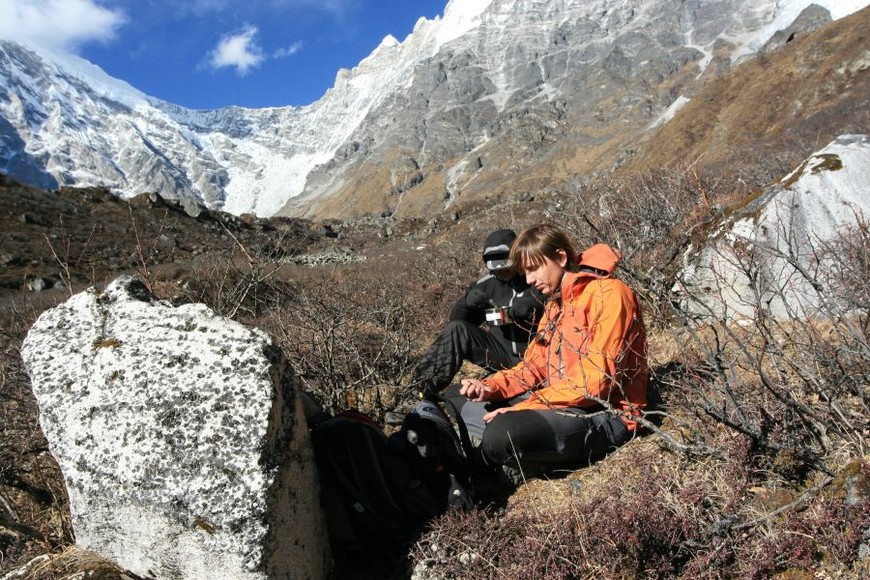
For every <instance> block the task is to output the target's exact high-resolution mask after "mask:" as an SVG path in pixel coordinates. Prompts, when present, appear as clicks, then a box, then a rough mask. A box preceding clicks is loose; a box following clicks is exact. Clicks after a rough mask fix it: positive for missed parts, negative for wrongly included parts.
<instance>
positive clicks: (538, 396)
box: [513, 283, 635, 410]
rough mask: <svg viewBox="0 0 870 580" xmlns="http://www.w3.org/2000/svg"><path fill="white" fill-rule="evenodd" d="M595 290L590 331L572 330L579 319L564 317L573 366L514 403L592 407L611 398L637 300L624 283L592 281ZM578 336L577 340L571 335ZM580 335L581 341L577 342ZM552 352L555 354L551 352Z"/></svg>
mask: <svg viewBox="0 0 870 580" xmlns="http://www.w3.org/2000/svg"><path fill="white" fill-rule="evenodd" d="M592 284H593V287H592V288H591V289H590V290H591V291H593V292H594V294H593V296H592V298H591V300H590V301H589V303H588V311H587V312H586V317H587V320H588V326H587V328H588V332H583V333H581V334H580V335H579V336H578V335H576V334H573V335H572V334H571V333H572V330H573V328H572V327H575V326H576V325H575V322H576V321H575V320H571V319H568V320H563V321H562V324H561V325H560V326H561V329H562V330H563V331H564V332H565V333H566V334H568V335H569V336H568V337H566V340H565V341H564V342H563V343H562V345H561V348H562V349H570V351H571V352H570V353H568V352H563V353H562V357H563V358H564V360H567V361H569V366H568V367H567V368H566V369H565V370H564V372H563V376H562V377H561V378H557V377H552V378H551V380H550V382H549V383H548V384H547V385H546V386H545V387H544V388H542V389H540V390H538V391H535V393H534V395H533V396H532V398H531V399H529V400H527V401H523V402H521V403H518V404H517V405H514V407H513V408H514V409H516V410H520V409H530V408H541V407H548V406H553V407H588V406H592V405H595V404H597V403H598V400H608V399H609V397H610V393H611V390H612V388H613V386H614V383H615V377H616V360H617V358H618V357H619V354H620V352H621V350H622V347H623V342H624V339H625V336H626V334H627V333H628V330H629V328H630V326H631V324H632V322H633V319H634V316H635V312H634V301H633V300H632V297H631V294H630V290H628V288H627V287H625V286H624V285H621V284H609V283H605V284H600V283H592ZM572 336H574V337H576V338H575V339H574V343H572V342H571V340H570V339H571V337H572ZM577 338H579V341H580V344H577V343H576V341H577ZM551 356H552V354H551Z"/></svg>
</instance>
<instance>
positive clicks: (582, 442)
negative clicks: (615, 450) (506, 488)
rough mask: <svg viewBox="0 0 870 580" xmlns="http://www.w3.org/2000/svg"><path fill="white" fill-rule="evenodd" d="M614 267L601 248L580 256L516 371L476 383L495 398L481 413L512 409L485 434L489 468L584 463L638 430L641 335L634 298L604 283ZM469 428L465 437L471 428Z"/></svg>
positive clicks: (644, 376)
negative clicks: (514, 459)
mask: <svg viewBox="0 0 870 580" xmlns="http://www.w3.org/2000/svg"><path fill="white" fill-rule="evenodd" d="M618 259H619V255H618V254H617V253H615V252H614V251H613V250H612V249H610V248H609V247H607V246H605V245H603V244H598V245H596V246H593V247H592V248H590V249H589V250H587V251H586V252H584V253H583V256H582V258H581V264H580V268H579V269H580V271H579V272H570V271H568V272H565V274H564V275H563V277H562V281H561V286H560V289H559V292H558V293H557V294H554V295H553V296H551V297H550V300H549V301H548V302H547V305H546V308H545V311H544V315H543V318H542V319H541V322H540V323H539V325H538V333H537V335H536V336H535V338H534V339H533V340H532V343H531V344H530V346H529V348H528V349H527V350H526V352H525V355H524V358H523V360H522V362H520V363H519V364H517V365H516V366H514V367H512V368H510V369H506V370H502V371H499V372H497V373H496V374H494V375H492V376H490V377H487V378H485V379H483V383H484V384H485V385H486V386H487V387H488V388H490V389H492V393H491V398H490V400H489V401H488V402H487V403H485V404H480V403H478V405H480V407H479V410H478V413H480V412H481V411H483V412H485V408H489V409H492V408H495V407H497V406H499V405H498V404H497V402H498V401H507V402H508V403H507V404H509V405H510V406H511V408H512V410H511V411H509V412H505V413H502V414H499V415H497V416H496V417H495V418H493V420H492V421H490V422H489V423H488V424H486V426H485V430H484V432H483V441H482V443H481V452H482V455H483V458H484V460H485V461H486V462H487V463H488V464H490V465H496V464H502V463H504V462H505V461H507V460H508V459H510V458H512V457H517V458H519V459H520V462H521V464H526V463H527V462H530V463H535V462H546V463H550V464H552V463H556V462H571V461H577V460H584V459H589V458H593V457H595V456H598V455H600V454H602V453H603V452H605V451H606V449H607V448H608V447H609V446H612V445H620V444H621V443H623V442H625V440H627V438H628V437H629V436H630V435H631V433H632V432H633V431H635V430H636V428H637V423H636V421H635V420H634V418H635V417H637V416H639V415H640V412H641V410H642V409H643V408H644V407H645V406H646V389H647V380H648V369H647V360H646V333H645V329H644V324H643V318H642V315H641V309H640V304H639V303H638V300H637V297H636V296H635V294H634V292H632V291H631V289H630V288H628V286H626V285H625V284H624V283H623V282H622V281H620V280H617V279H615V278H611V277H610V273H609V272H610V271H611V270H612V269H613V268H614V267H615V266H616V262H617V261H618ZM524 393H525V394H527V396H526V397H524V398H523V399H522V400H516V399H514V398H515V397H517V396H518V395H521V394H524ZM493 403H495V404H493ZM469 405H474V403H470V402H467V403H466V405H465V407H468V408H467V409H466V408H465V407H463V411H462V412H463V416H465V415H466V414H471V413H472V411H473V409H474V407H469ZM503 405H504V404H503ZM503 405H502V406H503ZM480 416H481V417H482V414H481V415H480ZM466 422H467V423H468V424H469V425H470V426H469V431H471V430H472V428H471V425H473V424H474V421H473V420H471V421H468V420H467V421H466Z"/></svg>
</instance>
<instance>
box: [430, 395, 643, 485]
mask: <svg viewBox="0 0 870 580" xmlns="http://www.w3.org/2000/svg"><path fill="white" fill-rule="evenodd" d="M459 387H460V385H458V384H456V385H451V386H450V387H448V388H447V389H446V390H445V391H444V396H445V397H447V398H449V399H450V400H451V402H452V403H453V406H454V407H455V408H457V409H459V413H460V415H461V417H462V419H463V421H464V422H465V424H466V427H467V429H468V433H469V436H470V437H471V439H472V441H474V442H475V443H479V447H478V449H479V452H480V457H481V459H482V460H483V462H484V463H485V464H486V465H488V466H491V467H495V466H500V465H518V466H520V467H521V468H522V469H523V471H524V472H526V473H528V474H538V473H541V472H545V471H549V470H552V469H555V468H558V467H560V466H564V467H577V466H580V465H588V464H589V463H590V462H592V461H594V460H596V459H599V458H601V457H603V456H604V455H606V454H607V453H608V452H610V451H612V450H614V449H615V448H617V447H619V446H620V445H622V444H623V443H625V442H626V441H628V440H629V438H630V437H631V432H630V431H629V430H628V428H627V427H626V426H625V424H624V423H623V422H622V420H621V419H620V418H619V417H618V416H616V415H615V414H614V413H612V412H608V411H605V410H603V409H601V408H594V409H591V410H584V409H579V408H571V409H541V410H538V409H534V410H522V411H509V412H507V413H500V414H498V415H496V416H495V418H494V419H493V420H492V421H490V422H489V423H485V422H484V421H483V416H484V415H485V414H486V413H487V412H489V411H491V410H494V409H497V408H499V407H504V406H510V405H512V404H516V403H517V402H519V401H521V400H524V399H526V398H527V397H528V395H521V396H519V397H516V398H515V399H512V400H510V401H501V402H490V403H475V402H472V401H469V400H468V399H466V398H465V397H464V396H462V395H460V394H459Z"/></svg>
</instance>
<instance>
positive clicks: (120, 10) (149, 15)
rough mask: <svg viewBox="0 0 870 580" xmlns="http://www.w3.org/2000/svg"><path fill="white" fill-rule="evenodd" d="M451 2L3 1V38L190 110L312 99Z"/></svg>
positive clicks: (298, 102)
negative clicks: (64, 57) (72, 57)
mask: <svg viewBox="0 0 870 580" xmlns="http://www.w3.org/2000/svg"><path fill="white" fill-rule="evenodd" d="M446 5H447V0H0V38H12V39H27V40H30V41H32V42H36V43H39V44H43V45H49V46H51V47H54V48H61V49H64V50H67V51H69V52H73V53H75V54H78V55H80V56H82V57H84V58H86V59H88V60H89V61H91V62H93V63H94V64H97V65H99V66H100V67H102V68H103V69H104V70H105V71H106V72H107V73H109V74H110V75H112V76H114V77H117V78H119V79H122V80H125V81H127V82H128V83H130V84H131V85H133V86H134V87H136V88H137V89H139V90H141V91H143V92H144V93H146V94H148V95H152V96H155V97H158V98H161V99H163V100H166V101H169V102H171V103H175V104H177V105H181V106H184V107H188V108H192V109H211V108H218V107H224V106H229V105H239V106H243V107H270V106H285V105H307V104H310V103H312V102H314V101H316V100H317V99H319V98H320V97H321V96H322V95H323V93H324V92H325V91H326V90H327V89H328V88H329V87H331V86H332V84H333V82H334V81H335V74H336V72H338V70H339V69H340V68H351V67H353V66H355V65H356V64H358V63H359V61H360V60H362V59H363V58H365V57H366V56H367V55H368V54H370V53H371V52H372V50H374V49H375V47H377V45H378V44H379V43H380V42H381V40H382V39H383V38H384V37H385V36H386V35H388V34H391V35H393V36H394V37H396V38H397V39H398V40H399V41H403V40H404V39H405V38H406V37H407V35H408V34H410V33H411V31H412V30H413V28H414V24H415V23H416V21H417V19H418V18H420V17H426V18H429V19H432V18H434V17H436V16H440V15H443V13H444V8H445V6H446Z"/></svg>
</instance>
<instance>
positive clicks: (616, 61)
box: [0, 0, 866, 218]
mask: <svg viewBox="0 0 870 580" xmlns="http://www.w3.org/2000/svg"><path fill="white" fill-rule="evenodd" d="M818 4H820V5H823V6H824V8H823V7H819V6H813V7H809V8H807V10H806V11H804V12H803V13H801V10H802V9H803V8H805V7H807V6H809V5H810V2H809V1H808V0H789V1H787V2H783V1H780V2H774V1H772V0H766V1H764V2H757V1H750V0H716V1H712V2H673V1H672V0H630V1H627V2H622V3H620V4H619V5H617V6H614V5H613V4H612V3H608V2H604V1H603V0H588V1H585V2H569V1H567V0H548V1H546V2H542V1H538V0H535V1H532V0H498V1H491V2H487V1H478V2H457V1H452V2H450V3H449V4H448V5H447V7H446V9H445V13H444V16H443V17H442V18H440V19H436V20H433V21H427V20H421V21H420V22H418V24H417V27H416V28H415V31H414V32H413V33H412V34H411V35H410V36H409V37H408V38H407V39H405V40H404V41H402V42H398V41H396V40H395V39H393V38H390V37H388V38H387V39H385V40H384V42H383V43H382V44H381V45H380V46H379V47H378V48H377V49H376V50H375V51H374V52H373V53H372V54H371V55H370V56H369V57H368V58H366V59H365V60H363V61H362V62H361V63H360V64H359V65H358V66H357V67H355V68H353V69H352V70H342V71H339V73H338V75H337V77H336V83H335V86H334V87H333V88H331V89H330V90H329V91H327V93H326V94H325V95H324V97H323V98H322V99H320V100H319V101H317V102H316V103H313V104H312V105H309V106H307V107H299V108H292V107H287V108H273V109H261V110H249V109H240V108H226V109H220V110H214V111H191V110H187V109H183V108H181V107H177V106H175V105H172V104H169V103H165V102H162V101H159V100H156V99H153V98H151V97H148V96H147V95H144V94H142V93H141V92H139V91H137V90H136V89H134V88H133V87H130V86H129V85H127V84H126V83H123V82H121V81H118V80H117V79H112V78H110V77H108V76H107V75H105V74H104V73H103V72H102V71H101V70H99V69H97V68H96V67H93V66H92V65H90V64H89V63H86V62H84V61H81V60H80V59H76V58H75V57H71V56H69V55H57V54H49V53H46V52H44V51H41V50H39V49H34V48H32V47H30V48H28V47H23V46H21V45H17V44H12V43H8V42H7V43H0V86H3V87H4V88H5V89H6V96H5V97H2V98H0V168H2V170H3V171H5V172H7V173H8V174H10V175H14V176H18V177H20V178H21V179H23V180H25V181H27V182H29V183H32V184H35V185H38V186H41V187H49V188H54V187H57V186H58V185H101V186H105V187H108V188H110V189H111V190H112V191H114V192H115V193H118V194H120V195H122V196H124V197H132V196H134V195H136V194H138V193H140V192H143V191H155V192H158V193H160V194H161V195H162V196H164V197H166V198H173V199H179V200H181V201H182V202H183V203H188V204H190V203H196V204H201V205H205V206H207V207H209V208H212V209H222V210H224V211H227V212H230V213H234V214H242V213H245V212H253V213H256V214H258V215H273V214H276V213H277V214H281V215H295V216H308V217H321V218H322V217H353V216H360V215H364V214H381V213H395V214H397V215H405V216H434V215H438V214H441V213H444V212H445V211H455V210H456V209H457V208H458V209H461V208H462V207H464V206H466V205H467V204H468V203H476V202H479V201H481V200H484V199H493V198H502V199H503V198H505V196H508V197H510V196H515V195H523V194H527V193H529V192H532V193H537V192H539V191H541V190H547V189H554V188H564V187H566V184H568V186H571V184H572V183H575V182H578V181H588V180H589V179H592V178H594V177H595V176H596V175H601V174H607V173H608V172H609V171H611V170H612V169H613V168H614V167H617V166H620V165H622V164H623V163H625V162H626V160H629V159H631V158H632V156H633V154H634V152H635V151H636V148H637V142H638V140H639V139H640V138H641V137H642V136H643V135H645V134H647V133H649V129H650V128H651V127H659V126H663V127H667V126H668V125H670V123H663V122H662V121H663V120H665V119H666V118H669V117H670V116H672V115H674V114H675V113H676V111H677V109H678V108H679V106H680V105H681V104H683V103H685V102H687V99H689V98H691V97H693V96H694V95H695V94H696V93H697V92H698V91H699V90H701V88H702V87H703V86H705V84H706V83H707V82H708V81H710V80H713V79H715V78H716V77H718V76H719V75H720V74H722V73H723V72H724V71H726V70H727V69H729V68H730V67H731V66H732V64H733V63H735V62H738V61H739V60H741V59H745V58H746V57H747V56H748V55H751V54H755V53H759V52H761V53H764V54H768V53H770V52H771V51H772V50H773V49H775V48H776V47H778V46H782V45H785V44H786V42H787V41H788V40H790V39H798V40H800V39H801V38H803V37H804V36H805V35H806V34H807V33H808V32H809V31H810V30H813V29H815V28H817V27H819V26H820V25H822V24H823V23H825V22H826V21H828V20H830V18H831V17H834V18H842V17H844V16H846V15H847V14H849V13H851V12H854V11H856V10H858V8H860V7H862V6H864V5H865V4H866V2H865V1H864V0H850V1H848V2H832V1H827V0H825V1H822V2H818ZM844 22H845V21H844ZM850 22H851V24H849V25H848V26H850V27H853V28H855V29H856V30H861V29H863V27H862V24H861V23H862V22H863V20H852V21H850ZM852 40H853V41H854V42H857V44H854V45H853V46H854V47H855V48H856V49H857V50H858V51H859V52H860V50H861V49H860V47H861V46H863V45H862V44H861V43H862V42H864V45H866V41H864V40H863V39H862V38H858V39H856V38H854V37H853V38H852ZM768 41H769V42H768ZM765 43H767V44H765ZM770 58H774V56H773V55H771V57H770ZM851 63H852V64H850V65H847V64H846V63H843V66H846V67H847V68H848V67H852V68H849V70H851V71H853V73H850V74H857V72H859V71H860V70H861V68H860V66H859V67H858V68H857V69H855V68H854V66H855V65H856V61H855V59H852V61H851ZM812 82H813V84H809V83H797V84H800V85H801V86H805V87H807V90H813V88H818V89H819V90H820V91H821V92H822V94H823V95H824V94H832V95H836V94H838V87H839V85H837V82H836V81H835V82H834V83H833V86H832V87H831V86H830V85H831V83H829V82H828V79H825V78H820V77H812ZM829 89H830V90H829ZM850 103H852V101H850ZM788 109H790V108H789V107H783V108H781V109H779V110H778V113H780V114H784V116H785V121H783V125H784V126H785V127H786V129H784V130H787V126H788V123H787V121H788V120H789V119H791V120H795V115H793V114H792V113H790V112H789V110H788ZM791 109H794V106H792V107H791ZM678 116H680V117H685V116H686V115H685V114H683V113H682V111H681V112H680V114H679V115H678ZM768 116H772V117H774V118H779V115H778V114H777V111H774V112H772V113H768ZM689 118H691V117H689ZM718 120H719V121H724V120H725V119H723V118H719V119H718ZM687 122H688V123H690V124H692V123H693V122H692V121H687ZM836 132H847V131H846V130H843V128H838V130H837V131H836ZM848 132H855V131H854V129H850V130H849V131H848ZM829 137H833V135H830V136H829ZM666 146H667V144H663V142H662V141H660V140H658V139H656V142H655V144H654V145H653V146H652V148H653V149H655V150H661V149H662V148H663V147H666ZM810 150H811V148H810ZM810 150H807V151H804V152H803V154H804V155H805V154H807V153H809V152H810Z"/></svg>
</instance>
